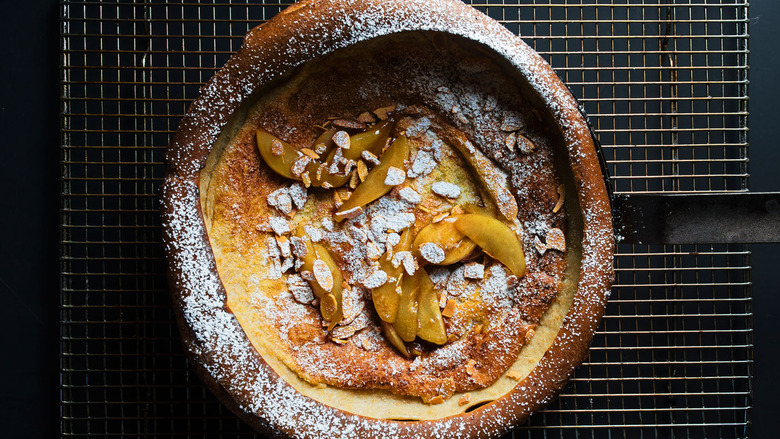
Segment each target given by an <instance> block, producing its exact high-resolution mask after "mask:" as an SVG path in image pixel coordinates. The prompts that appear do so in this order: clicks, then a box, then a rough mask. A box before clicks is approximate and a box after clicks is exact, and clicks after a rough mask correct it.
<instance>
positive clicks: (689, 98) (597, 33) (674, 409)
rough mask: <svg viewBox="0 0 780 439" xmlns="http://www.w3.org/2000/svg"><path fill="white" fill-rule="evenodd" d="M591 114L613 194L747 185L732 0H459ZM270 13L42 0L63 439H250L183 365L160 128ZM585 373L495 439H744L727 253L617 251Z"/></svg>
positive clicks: (743, 71)
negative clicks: (57, 200)
mask: <svg viewBox="0 0 780 439" xmlns="http://www.w3.org/2000/svg"><path fill="white" fill-rule="evenodd" d="M467 3H473V5H474V7H476V8H477V9H479V10H481V11H484V12H486V13H488V14H489V15H490V16H492V17H494V18H496V19H499V20H501V21H502V22H503V23H504V24H505V25H506V26H507V27H508V28H509V29H510V30H512V31H514V32H516V33H519V34H520V35H522V36H523V37H524V38H525V40H526V41H527V42H528V43H529V44H531V45H532V46H533V47H534V48H535V49H536V50H537V51H539V52H540V53H541V54H542V55H543V56H544V57H545V58H546V59H547V60H548V61H549V62H550V64H552V66H553V67H554V68H555V69H556V70H557V71H558V72H559V74H560V75H561V76H562V77H563V79H564V80H565V81H566V82H567V83H568V85H569V86H570V87H571V89H572V91H573V92H574V94H575V96H577V97H578V98H579V99H580V102H582V103H583V105H584V107H585V109H586V110H587V111H588V113H589V114H590V116H591V121H592V123H593V125H594V127H595V129H596V131H597V133H598V135H599V138H600V140H601V142H602V143H603V145H604V152H605V155H606V158H607V163H608V169H609V171H610V173H611V175H612V178H613V183H614V186H615V189H616V191H617V192H660V191H744V190H746V187H747V177H748V174H747V169H746V167H747V158H746V156H747V139H746V138H747V128H746V126H747V108H746V104H747V81H746V75H747V42H748V29H747V26H748V6H747V3H748V2H747V0H521V1H514V2H512V1H503V2H502V1H492V0H491V1H473V2H467ZM288 5H289V3H286V2H277V1H266V2H263V3H259V2H249V3H247V2H238V1H235V2H232V3H231V2H226V1H215V2H214V3H211V2H206V1H204V2H182V1H167V2H164V1H147V2H140V1H100V2H98V1H76V0H67V1H64V2H63V3H61V8H62V10H61V20H62V21H61V32H62V37H61V44H62V59H61V74H62V76H61V78H62V88H61V90H62V119H61V121H62V148H61V154H62V197H61V200H62V205H61V219H62V228H61V240H62V241H61V268H62V276H61V288H62V291H61V302H60V340H61V341H60V349H61V355H60V361H61V364H60V368H61V387H60V393H61V405H60V409H61V422H60V428H61V433H62V435H63V436H68V437H90V436H98V437H106V436H122V437H134V436H135V437H137V436H143V437H172V436H192V437H252V436H253V435H254V433H253V432H252V431H251V429H250V428H249V427H247V426H246V425H245V424H243V423H242V422H241V421H240V420H238V419H237V418H236V417H235V416H234V415H232V414H231V413H230V412H229V411H228V410H226V409H225V408H224V407H223V406H222V405H221V404H220V403H219V402H218V401H217V400H216V399H215V398H214V397H213V396H212V395H211V394H210V393H209V392H208V391H206V390H205V388H204V387H203V386H202V385H201V383H200V382H199V380H198V379H197V378H196V377H195V376H194V375H193V374H192V372H191V371H190V369H189V367H188V364H187V360H186V359H185V357H184V354H183V352H182V348H181V346H180V342H179V335H178V332H177V329H176V327H175V325H174V320H173V314H172V311H171V303H170V299H169V292H168V288H167V284H166V278H165V265H164V261H163V253H162V246H161V243H160V242H161V232H160V217H159V213H158V200H157V197H158V190H159V185H160V181H161V179H162V177H163V172H164V164H163V155H164V151H165V148H166V145H167V144H168V142H169V139H170V137H171V134H172V133H173V132H174V131H175V129H176V127H177V125H178V122H179V120H180V118H181V116H182V114H183V113H184V112H185V110H186V107H187V105H188V104H189V102H191V101H192V100H193V99H194V98H195V97H196V96H197V94H198V88H199V86H200V85H201V84H203V83H204V82H205V81H206V80H208V78H209V77H211V75H212V74H213V73H214V72H215V71H216V69H218V68H219V67H220V66H222V65H223V64H224V62H225V61H226V60H227V59H228V57H229V56H230V54H231V53H233V52H234V51H236V50H237V49H238V48H239V46H240V44H241V41H242V36H243V35H244V34H245V33H246V32H247V31H248V30H249V29H251V28H252V27H254V26H256V25H258V24H260V23H262V22H263V21H264V20H267V19H269V18H271V17H272V16H273V15H274V14H276V13H277V12H278V11H280V10H281V9H282V8H284V7H286V6H288ZM616 269H617V277H616V283H615V287H614V288H613V290H612V298H611V301H610V303H609V306H608V307H607V312H606V316H605V317H604V319H603V321H602V324H601V326H600V329H599V331H598V333H597V334H596V337H595V340H594V342H593V348H592V349H591V352H590V357H589V359H588V360H587V361H586V362H585V364H583V365H582V366H581V367H580V368H579V369H577V372H576V374H575V377H574V379H572V380H571V382H570V383H569V385H568V386H567V387H566V390H565V391H564V392H563V394H562V395H561V397H560V398H558V399H557V400H556V401H555V402H553V403H552V404H550V405H549V406H548V407H547V408H546V409H545V410H544V411H542V412H540V413H537V414H536V415H534V416H533V417H532V418H531V420H530V422H529V423H528V424H526V425H524V426H522V427H520V428H518V429H516V430H515V431H514V432H513V433H512V434H511V437H514V438H521V437H532V438H537V437H539V438H542V437H543V438H548V437H549V438H563V437H599V438H600V437H609V438H644V437H654V438H655V437H662V438H665V437H707V438H727V437H748V436H749V435H750V430H749V425H750V407H751V396H750V395H751V377H752V347H753V342H752V310H751V303H750V297H751V291H750V253H749V248H748V247H747V246H746V245H713V246H708V245H697V246H692V245H691V246H679V245H675V246H648V245H628V244H620V245H618V253H617V257H616Z"/></svg>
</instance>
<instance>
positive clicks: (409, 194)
mask: <svg viewBox="0 0 780 439" xmlns="http://www.w3.org/2000/svg"><path fill="white" fill-rule="evenodd" d="M398 196H399V197H400V198H401V199H402V200H404V201H406V202H407V203H409V204H419V203H420V202H421V201H422V197H421V196H420V194H419V193H418V192H417V191H416V190H414V189H412V188H410V187H405V188H402V189H401V190H399V191H398Z"/></svg>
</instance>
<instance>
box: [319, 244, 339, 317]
mask: <svg viewBox="0 0 780 439" xmlns="http://www.w3.org/2000/svg"><path fill="white" fill-rule="evenodd" d="M312 246H313V247H314V252H315V253H316V256H317V259H319V260H321V261H322V262H324V263H325V266H327V267H328V269H329V270H330V274H331V276H332V277H333V287H332V289H331V291H330V294H327V295H325V296H323V297H322V298H321V299H320V312H321V313H322V318H324V319H325V320H326V321H328V322H329V323H328V331H330V330H331V329H333V327H335V326H336V325H337V324H338V323H339V322H341V319H343V318H344V310H343V308H342V306H341V303H342V300H341V297H342V291H341V284H342V282H344V277H343V276H342V275H341V270H339V267H338V265H336V261H334V260H333V256H332V255H331V254H330V252H329V251H328V249H326V248H325V247H323V246H321V245H320V244H317V243H314V244H312ZM312 283H314V284H317V287H319V288H320V289H321V290H323V291H324V289H323V288H322V286H320V285H319V283H317V281H316V280H315V281H314V282H312ZM327 296H332V297H333V299H331V300H329V298H328V297H327ZM334 302H335V304H334Z"/></svg>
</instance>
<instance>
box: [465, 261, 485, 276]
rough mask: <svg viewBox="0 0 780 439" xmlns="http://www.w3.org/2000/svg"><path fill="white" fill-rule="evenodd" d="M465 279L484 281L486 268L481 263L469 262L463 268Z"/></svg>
mask: <svg viewBox="0 0 780 439" xmlns="http://www.w3.org/2000/svg"><path fill="white" fill-rule="evenodd" d="M463 268H464V271H463V277H465V278H466V279H484V278H485V266H484V265H482V264H480V263H479V262H469V263H468V264H465V265H464V266H463Z"/></svg>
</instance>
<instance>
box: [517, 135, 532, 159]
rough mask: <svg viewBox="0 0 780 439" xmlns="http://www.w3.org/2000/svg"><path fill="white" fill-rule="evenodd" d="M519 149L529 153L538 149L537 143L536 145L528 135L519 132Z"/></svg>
mask: <svg viewBox="0 0 780 439" xmlns="http://www.w3.org/2000/svg"><path fill="white" fill-rule="evenodd" d="M516 140H517V149H519V150H520V152H522V153H525V154H529V153H531V152H533V151H534V150H535V149H536V145H534V142H532V141H531V140H530V139H529V138H528V137H525V136H524V135H522V134H517V139H516Z"/></svg>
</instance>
